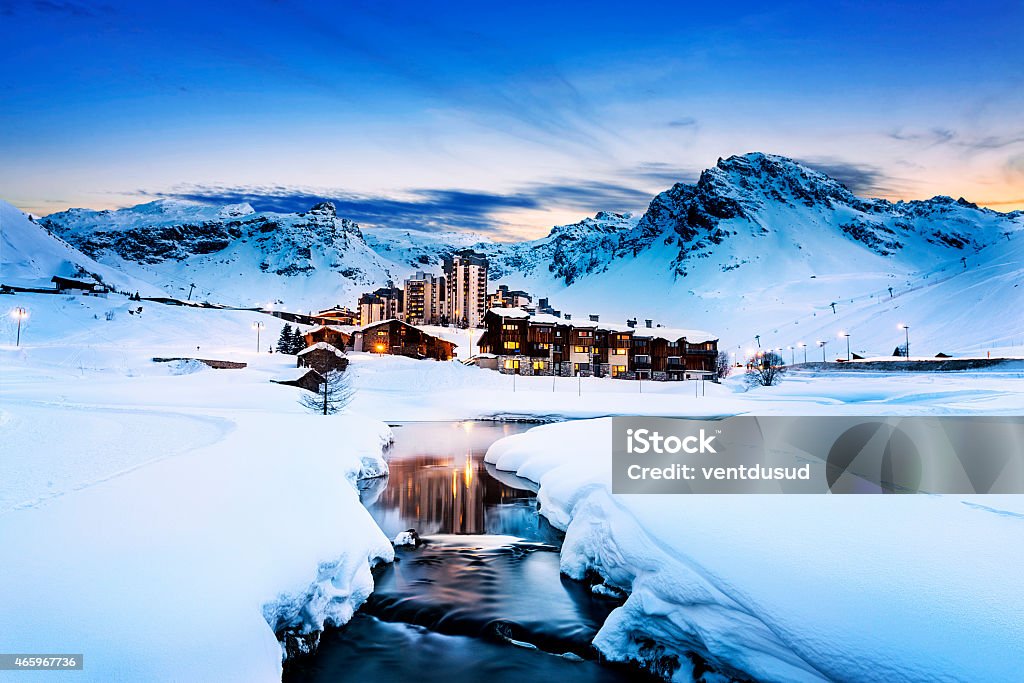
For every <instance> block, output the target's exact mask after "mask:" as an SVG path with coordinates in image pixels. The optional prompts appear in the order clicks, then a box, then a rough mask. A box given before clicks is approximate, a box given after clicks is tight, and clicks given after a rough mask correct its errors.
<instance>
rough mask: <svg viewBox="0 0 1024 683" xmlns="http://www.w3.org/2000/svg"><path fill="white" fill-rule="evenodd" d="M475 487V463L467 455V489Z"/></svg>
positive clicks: (467, 454)
mask: <svg viewBox="0 0 1024 683" xmlns="http://www.w3.org/2000/svg"><path fill="white" fill-rule="evenodd" d="M472 485H473V463H472V462H470V458H469V453H466V488H467V489H468V488H470V487H471V486H472Z"/></svg>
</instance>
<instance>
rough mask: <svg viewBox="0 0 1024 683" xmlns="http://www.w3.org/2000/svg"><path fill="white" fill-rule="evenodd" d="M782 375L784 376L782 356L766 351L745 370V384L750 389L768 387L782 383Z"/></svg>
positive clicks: (784, 367)
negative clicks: (750, 387)
mask: <svg viewBox="0 0 1024 683" xmlns="http://www.w3.org/2000/svg"><path fill="white" fill-rule="evenodd" d="M784 374H786V366H785V364H784V362H783V360H782V356H780V355H779V354H777V353H775V352H774V351H768V352H767V353H765V354H764V355H762V356H759V357H758V358H757V360H755V361H754V364H753V365H751V366H750V367H749V368H747V376H746V382H747V385H749V386H752V387H755V386H762V387H770V386H774V385H776V384H778V383H779V382H780V381H782V376H783V375H784Z"/></svg>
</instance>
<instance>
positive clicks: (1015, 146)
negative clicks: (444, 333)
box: [0, 0, 1024, 236]
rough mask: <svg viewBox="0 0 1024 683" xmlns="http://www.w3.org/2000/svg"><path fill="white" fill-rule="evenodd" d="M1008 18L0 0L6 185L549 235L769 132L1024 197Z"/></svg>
mask: <svg viewBox="0 0 1024 683" xmlns="http://www.w3.org/2000/svg"><path fill="white" fill-rule="evenodd" d="M826 5H828V7H826ZM1022 30H1024V2H1021V1H1020V0H1017V1H1014V2H980V3H964V2H957V3H946V2H929V3H924V2H922V3H901V2H879V3H873V2H839V3H819V2H807V3H771V4H770V6H769V3H754V2H751V3H743V2H731V3H708V2H701V3H687V2H678V1H677V2H664V3H661V2H658V3H643V2H639V3H621V2H620V3H602V2H596V1H595V2H587V3H575V2H558V3H550V2H545V3H533V2H520V3H489V2H480V1H479V0H478V1H477V2H438V3H430V2H418V3H411V2H410V3H406V2H398V3H394V2H345V1H343V2H335V3H314V2H300V1H298V0H252V1H251V2H237V3H236V2H227V3H220V2H189V1H188V0H184V1H181V2H174V3H162V4H160V5H158V4H157V3H150V2H144V1H140V0H136V1H134V2H122V1H121V0H108V1H104V0H99V1H98V2H80V1H78V0H29V1H20V0H0V197H3V198H4V199H7V200H9V201H12V202H13V203H14V204H16V205H17V206H19V207H21V208H23V209H25V210H29V211H32V212H35V213H40V214H45V213H50V212H52V211H57V210H62V209H66V208H68V207H70V206H88V207H93V208H112V207H118V206H125V205H130V204H134V203H139V202H143V201H150V200H152V199H154V198H159V197H186V198H195V199H209V200H211V201H218V202H227V201H232V202H233V201H239V200H243V199H244V200H248V201H250V202H251V203H252V204H253V205H254V206H255V207H256V208H257V209H287V210H294V209H301V208H306V207H308V205H310V204H311V203H312V202H313V201H316V200H318V199H320V198H331V199H334V200H336V201H337V203H338V204H339V213H341V214H342V215H346V216H349V217H351V218H354V219H356V220H358V221H360V222H361V223H364V224H366V225H386V226H394V227H403V228H413V229H435V228H438V227H452V228H456V229H473V230H481V231H488V232H492V233H494V234H495V235H497V236H512V235H536V234H540V233H543V232H545V231H546V230H547V229H548V228H549V227H550V226H551V225H552V224H554V223H559V222H567V221H570V220H577V219H578V218H580V217H582V216H583V215H588V214H593V213H594V212H596V211H598V210H643V208H644V207H645V206H646V205H647V203H648V201H649V200H650V197H651V196H652V195H653V194H655V193H657V192H658V191H661V190H663V189H665V188H667V187H669V186H670V185H672V183H674V182H678V181H693V180H694V179H695V178H696V176H697V175H698V174H699V172H700V170H701V169H702V168H706V167H708V166H711V165H713V164H714V163H715V162H716V160H717V159H718V157H724V156H728V155H731V154H740V153H744V152H748V151H763V152H772V153H777V154H783V155H787V156H791V157H794V158H797V159H800V160H802V161H805V162H806V163H808V164H809V165H812V166H815V167H817V168H819V169H821V170H824V171H826V172H829V173H831V174H833V175H835V176H836V177H838V178H839V179H841V180H843V181H844V182H846V183H847V184H848V185H849V186H850V187H851V188H852V189H854V190H855V191H856V192H858V193H862V194H868V195H872V196H884V197H889V198H922V197H930V196H933V195H936V194H948V195H952V196H954V197H958V196H961V195H962V196H965V197H967V198H968V199H971V200H973V201H976V202H978V203H980V204H985V205H988V206H991V207H993V208H996V209H1000V210H1010V209H1016V208H1024V40H1022V38H1021V32H1022Z"/></svg>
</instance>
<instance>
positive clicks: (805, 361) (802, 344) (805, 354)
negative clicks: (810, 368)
mask: <svg viewBox="0 0 1024 683" xmlns="http://www.w3.org/2000/svg"><path fill="white" fill-rule="evenodd" d="M797 346H799V347H800V348H802V349H803V350H804V365H806V364H807V344H804V343H803V342H800V343H799V344H797Z"/></svg>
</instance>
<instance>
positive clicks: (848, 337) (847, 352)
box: [839, 332, 851, 361]
mask: <svg viewBox="0 0 1024 683" xmlns="http://www.w3.org/2000/svg"><path fill="white" fill-rule="evenodd" d="M839 336H840V337H846V360H847V361H849V360H850V359H851V356H850V333H849V332H840V333H839Z"/></svg>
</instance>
